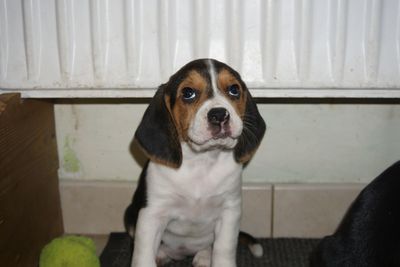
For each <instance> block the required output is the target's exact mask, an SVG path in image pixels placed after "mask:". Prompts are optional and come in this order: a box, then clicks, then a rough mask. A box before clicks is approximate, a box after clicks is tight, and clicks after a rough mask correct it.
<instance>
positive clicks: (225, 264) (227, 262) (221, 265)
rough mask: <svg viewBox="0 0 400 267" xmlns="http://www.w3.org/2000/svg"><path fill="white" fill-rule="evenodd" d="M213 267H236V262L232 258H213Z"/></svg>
mask: <svg viewBox="0 0 400 267" xmlns="http://www.w3.org/2000/svg"><path fill="white" fill-rule="evenodd" d="M212 267H236V260H235V259H230V258H220V257H217V258H213V259H212Z"/></svg>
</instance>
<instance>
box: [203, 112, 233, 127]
mask: <svg viewBox="0 0 400 267" xmlns="http://www.w3.org/2000/svg"><path fill="white" fill-rule="evenodd" d="M207 118H208V122H209V123H211V124H213V125H221V123H223V124H225V123H227V122H228V121H229V112H228V111H227V110H226V109H225V108H212V109H210V111H209V112H208V113H207Z"/></svg>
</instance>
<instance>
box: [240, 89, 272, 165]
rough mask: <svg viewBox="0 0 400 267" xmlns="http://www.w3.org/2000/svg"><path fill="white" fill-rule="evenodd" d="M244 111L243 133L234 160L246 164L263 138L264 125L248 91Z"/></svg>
mask: <svg viewBox="0 0 400 267" xmlns="http://www.w3.org/2000/svg"><path fill="white" fill-rule="evenodd" d="M246 93H247V94H246V95H247V97H246V110H245V114H244V116H243V131H242V135H241V136H240V137H239V140H238V144H237V145H236V147H235V160H236V161H237V162H239V163H246V162H248V161H249V160H250V159H251V157H252V156H253V154H254V153H255V152H256V150H257V148H258V146H259V145H260V143H261V140H262V138H263V136H264V133H265V129H266V125H265V122H264V120H263V118H262V117H261V115H260V113H259V112H258V108H257V105H256V103H255V102H254V100H253V98H252V97H251V95H250V92H249V90H247V92H246Z"/></svg>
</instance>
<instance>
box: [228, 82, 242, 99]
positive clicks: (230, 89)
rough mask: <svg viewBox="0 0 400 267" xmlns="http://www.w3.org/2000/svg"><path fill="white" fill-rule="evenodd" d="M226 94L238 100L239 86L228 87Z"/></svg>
mask: <svg viewBox="0 0 400 267" xmlns="http://www.w3.org/2000/svg"><path fill="white" fill-rule="evenodd" d="M228 94H229V95H230V96H233V97H235V98H239V96H240V89H239V85H237V84H232V85H230V86H228Z"/></svg>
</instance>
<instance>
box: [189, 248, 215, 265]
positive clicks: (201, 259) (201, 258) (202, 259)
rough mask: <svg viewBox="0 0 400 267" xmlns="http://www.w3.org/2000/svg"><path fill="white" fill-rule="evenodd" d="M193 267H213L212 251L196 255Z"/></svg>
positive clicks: (208, 250) (204, 251)
mask: <svg viewBox="0 0 400 267" xmlns="http://www.w3.org/2000/svg"><path fill="white" fill-rule="evenodd" d="M192 265H193V267H211V249H206V250H201V251H199V252H197V253H196V255H195V256H194V258H193V262H192Z"/></svg>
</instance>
